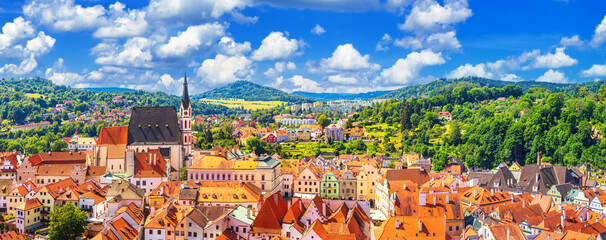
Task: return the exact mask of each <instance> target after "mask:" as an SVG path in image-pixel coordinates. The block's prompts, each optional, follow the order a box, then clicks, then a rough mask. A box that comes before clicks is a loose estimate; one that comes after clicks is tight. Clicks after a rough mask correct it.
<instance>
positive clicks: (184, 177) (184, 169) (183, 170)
mask: <svg viewBox="0 0 606 240" xmlns="http://www.w3.org/2000/svg"><path fill="white" fill-rule="evenodd" d="M180 177H181V181H187V167H182V168H181V176H180Z"/></svg>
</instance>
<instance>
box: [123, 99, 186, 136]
mask: <svg viewBox="0 0 606 240" xmlns="http://www.w3.org/2000/svg"><path fill="white" fill-rule="evenodd" d="M180 143H181V130H180V128H179V120H178V118H177V111H176V110H175V107H134V108H133V109H132V115H131V118H130V122H129V123H128V144H129V145H131V144H143V145H149V144H180Z"/></svg>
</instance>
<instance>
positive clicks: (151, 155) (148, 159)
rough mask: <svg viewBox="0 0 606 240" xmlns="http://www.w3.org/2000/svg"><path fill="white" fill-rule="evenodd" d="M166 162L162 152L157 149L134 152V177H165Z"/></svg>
mask: <svg viewBox="0 0 606 240" xmlns="http://www.w3.org/2000/svg"><path fill="white" fill-rule="evenodd" d="M166 163H167V162H166V160H164V157H162V154H160V152H159V151H157V150H151V151H150V152H148V153H135V177H136V178H152V177H153V178H161V177H167V176H166V174H167V173H166V172H167V171H166V167H167V166H166Z"/></svg>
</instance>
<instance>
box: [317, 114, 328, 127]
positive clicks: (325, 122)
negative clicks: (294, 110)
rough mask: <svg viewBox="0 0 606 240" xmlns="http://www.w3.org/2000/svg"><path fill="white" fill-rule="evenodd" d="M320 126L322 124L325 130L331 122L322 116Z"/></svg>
mask: <svg viewBox="0 0 606 240" xmlns="http://www.w3.org/2000/svg"><path fill="white" fill-rule="evenodd" d="M318 124H320V126H322V128H325V127H326V126H328V125H329V124H330V120H329V119H328V118H327V117H326V115H324V114H322V115H320V117H318Z"/></svg>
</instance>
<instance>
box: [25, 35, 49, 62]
mask: <svg viewBox="0 0 606 240" xmlns="http://www.w3.org/2000/svg"><path fill="white" fill-rule="evenodd" d="M55 41H56V40H55V39H54V38H52V37H51V36H48V35H46V34H44V32H42V31H40V32H39V33H38V36H37V37H35V38H34V39H32V40H29V41H27V45H26V47H25V50H27V51H28V52H30V53H32V54H34V55H35V56H42V55H46V54H47V53H48V52H49V51H50V50H51V48H53V46H54V45H55Z"/></svg>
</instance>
